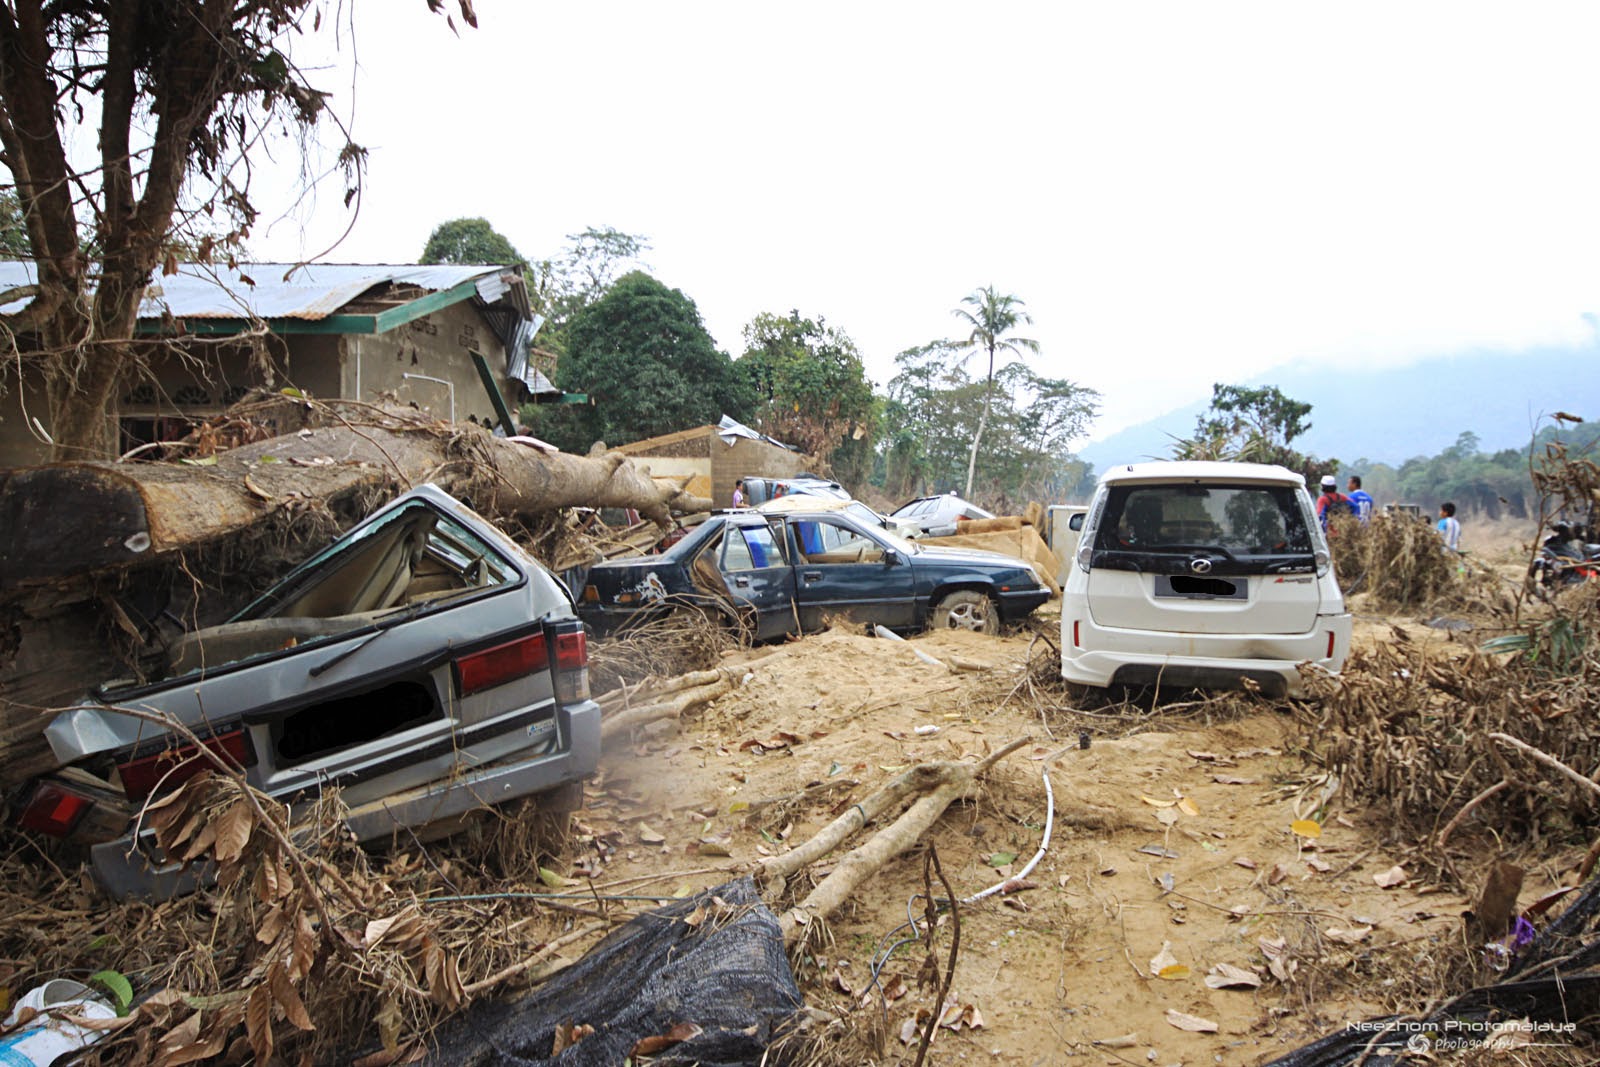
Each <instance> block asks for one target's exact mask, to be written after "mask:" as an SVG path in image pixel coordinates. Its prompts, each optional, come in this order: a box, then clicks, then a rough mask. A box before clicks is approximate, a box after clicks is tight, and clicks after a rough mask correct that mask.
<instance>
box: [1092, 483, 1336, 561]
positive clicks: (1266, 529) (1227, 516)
mask: <svg viewBox="0 0 1600 1067" xmlns="http://www.w3.org/2000/svg"><path fill="white" fill-rule="evenodd" d="M1095 547H1096V548H1097V549H1103V550H1106V551H1137V552H1164V551H1172V552H1195V551H1205V550H1221V551H1223V552H1226V553H1228V554H1230V555H1234V556H1278V555H1305V554H1309V553H1310V552H1311V551H1312V545H1311V534H1310V531H1309V530H1308V529H1307V527H1306V522H1305V518H1304V515H1303V513H1302V511H1301V508H1300V504H1299V500H1298V494H1297V493H1296V491H1295V489H1294V488H1293V487H1292V486H1287V485H1249V486H1244V485H1206V484H1194V483H1188V484H1183V485H1123V486H1114V487H1113V488H1112V489H1111V491H1110V493H1108V494H1107V498H1106V510H1105V515H1104V517H1103V518H1102V520H1101V522H1100V527H1099V531H1098V533H1097V535H1096V537H1095Z"/></svg>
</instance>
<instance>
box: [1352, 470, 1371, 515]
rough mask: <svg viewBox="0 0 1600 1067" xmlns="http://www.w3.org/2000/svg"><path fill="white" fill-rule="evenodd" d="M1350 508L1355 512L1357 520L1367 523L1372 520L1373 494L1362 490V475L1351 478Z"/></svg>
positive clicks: (1354, 475)
mask: <svg viewBox="0 0 1600 1067" xmlns="http://www.w3.org/2000/svg"><path fill="white" fill-rule="evenodd" d="M1350 507H1351V508H1353V509H1354V510H1355V513H1356V518H1358V519H1360V520H1361V521H1362V522H1366V521H1367V520H1368V519H1370V518H1372V494H1370V493H1368V492H1367V491H1366V490H1365V489H1363V488H1361V475H1359V474H1352V475H1351V476H1350Z"/></svg>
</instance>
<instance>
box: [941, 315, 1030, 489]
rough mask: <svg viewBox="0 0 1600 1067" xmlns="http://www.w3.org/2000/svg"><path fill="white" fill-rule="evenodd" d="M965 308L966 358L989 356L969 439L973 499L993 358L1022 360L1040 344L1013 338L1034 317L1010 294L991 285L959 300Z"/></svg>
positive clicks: (969, 484)
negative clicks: (975, 422)
mask: <svg viewBox="0 0 1600 1067" xmlns="http://www.w3.org/2000/svg"><path fill="white" fill-rule="evenodd" d="M961 303H963V304H965V305H966V307H958V308H956V309H955V316H956V318H958V319H960V320H961V321H962V322H964V323H966V324H967V325H969V326H971V327H972V332H971V333H970V334H969V335H968V336H967V355H968V356H971V355H973V354H975V353H977V352H987V353H988V354H989V375H988V377H987V378H986V379H985V381H984V386H983V414H982V415H980V416H979V417H978V432H977V433H975V434H973V435H972V455H971V456H970V457H969V458H968V460H967V490H966V493H965V494H963V495H964V496H966V497H967V498H968V499H971V497H972V479H973V476H974V475H975V474H976V473H977V470H978V444H979V442H981V441H982V440H983V431H984V429H985V428H986V427H987V426H988V425H989V405H990V401H991V400H992V399H993V397H994V357H995V355H996V353H1000V352H1004V353H1006V354H1008V355H1012V356H1021V355H1022V354H1023V353H1024V352H1034V353H1037V352H1038V351H1039V342H1038V341H1035V340H1032V339H1031V338H1027V337H1012V336H1009V334H1010V332H1011V331H1012V330H1013V329H1015V328H1016V327H1017V326H1018V325H1028V326H1032V325H1033V316H1032V315H1029V314H1028V312H1027V311H1026V310H1025V309H1024V307H1023V303H1022V301H1021V300H1020V299H1018V298H1017V297H1016V296H1013V295H1012V294H1010V293H997V292H995V289H994V286H993V285H988V286H985V287H984V288H982V289H975V290H973V291H972V292H971V293H968V294H967V295H966V296H964V297H962V298H961Z"/></svg>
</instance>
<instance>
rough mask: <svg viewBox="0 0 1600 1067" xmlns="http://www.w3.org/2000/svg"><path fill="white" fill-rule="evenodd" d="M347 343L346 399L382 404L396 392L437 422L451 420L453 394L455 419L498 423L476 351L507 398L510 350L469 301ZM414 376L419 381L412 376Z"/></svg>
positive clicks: (344, 386) (351, 337)
mask: <svg viewBox="0 0 1600 1067" xmlns="http://www.w3.org/2000/svg"><path fill="white" fill-rule="evenodd" d="M343 341H344V352H343V367H342V377H343V391H342V395H344V396H346V397H350V398H354V399H360V400H376V399H377V398H378V396H379V394H381V393H392V394H394V395H395V396H396V397H398V398H399V400H400V402H401V403H403V404H416V405H417V407H419V408H421V409H422V410H423V411H426V412H427V413H428V414H430V415H433V416H434V417H436V418H440V419H450V418H452V415H451V401H452V391H453V394H454V396H453V399H454V408H455V412H454V421H456V422H466V421H467V419H468V417H471V418H472V419H474V420H475V421H477V422H479V423H486V424H490V425H492V424H493V423H494V417H495V416H494V405H493V404H492V403H490V401H489V394H488V393H487V392H485V391H484V388H483V382H482V381H481V380H480V379H479V377H478V370H477V368H476V367H475V366H474V365H473V363H472V356H471V355H470V352H471V350H472V349H476V350H477V351H479V352H481V353H483V356H484V358H485V359H486V360H488V363H489V369H490V370H491V371H493V372H494V376H495V383H496V384H497V385H499V386H500V391H501V394H502V395H508V394H509V390H508V389H507V387H506V382H505V367H506V353H505V348H504V347H503V346H502V345H501V343H500V339H499V338H498V337H496V336H495V334H494V331H493V330H491V329H489V325H488V323H486V322H484V321H483V318H482V316H480V315H479V314H478V312H477V310H476V309H475V308H474V307H473V306H472V305H471V303H470V302H467V301H463V302H461V303H459V304H455V305H453V306H451V307H448V308H445V309H444V310H443V311H436V312H434V313H433V314H432V315H425V316H423V317H422V318H420V319H416V320H414V321H412V322H408V323H406V324H405V325H404V326H400V327H398V328H396V329H393V330H390V331H389V332H388V333H381V334H375V335H351V336H348V337H345V338H344V339H343ZM408 374H409V375H413V377H410V378H408V377H406V375H408ZM417 375H426V376H427V377H426V378H423V377H416V376H417ZM428 378H438V379H440V380H441V381H439V382H434V381H429V380H427V379H428ZM442 382H448V383H450V384H449V385H445V384H442ZM507 403H508V404H509V403H511V401H510V400H509V399H508V400H507Z"/></svg>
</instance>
